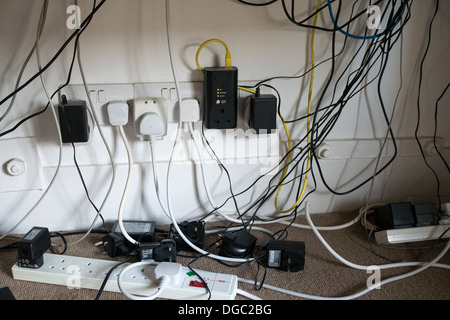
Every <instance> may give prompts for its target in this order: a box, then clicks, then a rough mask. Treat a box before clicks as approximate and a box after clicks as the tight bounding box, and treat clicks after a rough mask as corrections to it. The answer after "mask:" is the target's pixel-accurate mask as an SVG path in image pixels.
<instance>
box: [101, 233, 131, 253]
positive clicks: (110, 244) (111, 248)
mask: <svg viewBox="0 0 450 320" xmlns="http://www.w3.org/2000/svg"><path fill="white" fill-rule="evenodd" d="M102 244H103V248H104V249H105V251H106V252H107V253H108V256H110V257H111V258H114V257H117V256H121V255H124V254H125V253H127V251H128V249H127V247H126V245H125V237H124V236H123V235H121V234H118V233H115V232H110V233H109V234H107V235H106V236H104V237H103V239H102Z"/></svg>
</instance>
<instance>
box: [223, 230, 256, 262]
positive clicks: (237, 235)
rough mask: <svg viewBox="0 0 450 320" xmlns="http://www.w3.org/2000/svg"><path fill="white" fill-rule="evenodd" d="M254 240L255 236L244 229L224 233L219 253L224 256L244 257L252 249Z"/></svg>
mask: <svg viewBox="0 0 450 320" xmlns="http://www.w3.org/2000/svg"><path fill="white" fill-rule="evenodd" d="M256 240H257V239H256V237H255V236H253V235H252V234H250V233H249V232H248V231H247V230H244V229H242V230H239V231H236V232H230V233H226V234H224V235H223V237H222V243H221V245H220V250H219V254H220V255H221V256H225V257H232V258H244V257H246V256H247V255H249V254H250V253H251V252H252V251H253V249H254V248H255V244H256Z"/></svg>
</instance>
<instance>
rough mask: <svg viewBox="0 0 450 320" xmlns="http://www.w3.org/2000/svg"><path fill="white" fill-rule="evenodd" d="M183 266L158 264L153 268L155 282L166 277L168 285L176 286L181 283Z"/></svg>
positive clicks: (171, 263)
mask: <svg viewBox="0 0 450 320" xmlns="http://www.w3.org/2000/svg"><path fill="white" fill-rule="evenodd" d="M183 276H184V274H183V266H182V265H181V264H179V263H173V262H160V263H159V264H158V265H157V266H156V268H155V278H156V279H157V280H159V279H161V278H163V277H167V278H168V279H169V283H170V284H171V285H173V286H178V285H180V284H181V283H182V282H183Z"/></svg>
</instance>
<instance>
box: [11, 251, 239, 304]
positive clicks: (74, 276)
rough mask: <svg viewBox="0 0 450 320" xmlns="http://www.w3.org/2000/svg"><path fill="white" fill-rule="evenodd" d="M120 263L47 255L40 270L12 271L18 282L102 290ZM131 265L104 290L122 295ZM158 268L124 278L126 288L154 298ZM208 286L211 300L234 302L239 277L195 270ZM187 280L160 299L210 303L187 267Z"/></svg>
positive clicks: (135, 271)
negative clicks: (110, 272)
mask: <svg viewBox="0 0 450 320" xmlns="http://www.w3.org/2000/svg"><path fill="white" fill-rule="evenodd" d="M117 263H118V262H116V261H108V260H100V259H90V258H81V257H73V256H63V255H55V254H49V253H45V254H44V264H43V266H42V267H40V268H39V269H29V268H21V267H19V266H18V265H17V264H15V265H14V266H13V267H12V268H11V269H12V274H13V278H14V279H15V280H24V281H33V282H40V283H48V284H55V285H61V286H67V288H68V289H73V288H84V289H93V290H99V289H100V286H101V284H102V283H103V281H104V279H105V276H106V274H107V272H108V271H109V270H110V269H111V268H112V267H113V266H115V265H116V264H117ZM127 265H129V264H124V265H121V266H120V267H117V268H116V269H115V270H114V272H113V273H112V274H111V276H110V277H109V279H108V281H107V283H106V285H105V288H104V290H105V291H112V292H120V289H119V286H118V284H117V277H118V276H119V273H120V271H121V270H122V269H123V268H125V267H126V266H127ZM154 268H155V266H150V265H149V266H144V267H143V268H138V267H136V268H133V269H131V270H129V271H128V272H127V273H126V274H125V275H124V277H123V285H124V287H125V288H126V289H127V290H128V292H129V293H131V294H134V295H144V296H148V295H152V294H153V293H155V292H156V290H157V286H156V281H155V278H154ZM194 270H195V271H196V272H197V273H198V274H199V275H200V276H201V277H202V278H203V279H204V280H205V282H206V284H207V285H208V288H209V290H210V291H211V300H234V299H235V297H236V290H237V284H238V279H237V276H235V275H228V274H220V273H214V272H208V271H202V270H196V269H194ZM183 272H184V279H183V281H182V283H181V285H180V286H178V287H174V286H168V287H167V288H166V289H165V290H164V291H163V292H162V294H161V295H160V296H159V297H160V298H163V299H173V300H206V299H207V298H208V297H209V293H208V292H207V289H206V288H205V287H204V285H203V282H202V281H201V280H200V279H199V278H198V277H197V275H195V273H193V272H192V271H191V270H190V269H188V268H185V267H183Z"/></svg>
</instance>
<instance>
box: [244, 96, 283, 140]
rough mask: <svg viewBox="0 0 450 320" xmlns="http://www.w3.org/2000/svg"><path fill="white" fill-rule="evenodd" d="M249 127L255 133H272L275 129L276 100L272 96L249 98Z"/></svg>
mask: <svg viewBox="0 0 450 320" xmlns="http://www.w3.org/2000/svg"><path fill="white" fill-rule="evenodd" d="M249 126H250V128H252V129H254V130H255V131H256V133H258V134H261V133H274V132H275V130H276V129H277V98H276V97H275V96H274V95H273V94H259V93H257V94H255V95H253V96H251V97H250V118H249Z"/></svg>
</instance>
